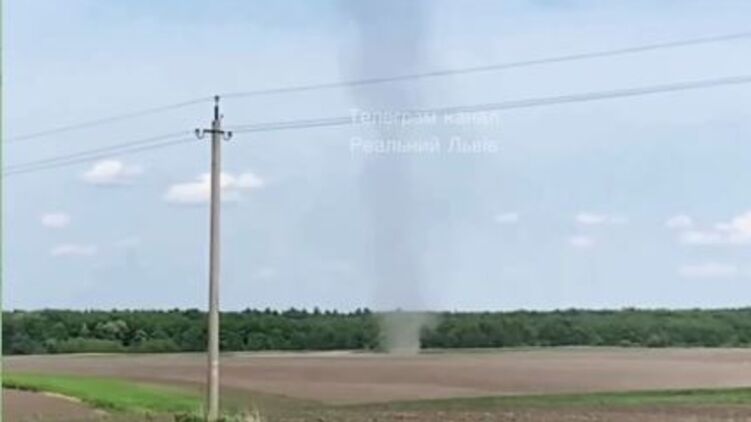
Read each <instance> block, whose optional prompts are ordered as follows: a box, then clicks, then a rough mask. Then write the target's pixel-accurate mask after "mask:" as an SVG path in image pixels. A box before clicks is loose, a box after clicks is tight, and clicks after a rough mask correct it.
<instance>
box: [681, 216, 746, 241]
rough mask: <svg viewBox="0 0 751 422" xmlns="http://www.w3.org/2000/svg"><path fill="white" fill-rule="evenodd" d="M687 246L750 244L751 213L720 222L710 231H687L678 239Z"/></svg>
mask: <svg viewBox="0 0 751 422" xmlns="http://www.w3.org/2000/svg"><path fill="white" fill-rule="evenodd" d="M679 240H680V242H681V243H684V244H687V245H744V244H749V243H751V211H748V212H745V213H743V214H741V215H738V216H736V217H734V218H733V219H732V220H730V221H728V222H720V223H717V224H715V225H714V227H713V228H711V229H704V230H689V231H686V232H683V233H682V234H681V236H680V237H679Z"/></svg>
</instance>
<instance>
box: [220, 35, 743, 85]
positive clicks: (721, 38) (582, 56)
mask: <svg viewBox="0 0 751 422" xmlns="http://www.w3.org/2000/svg"><path fill="white" fill-rule="evenodd" d="M744 38H751V31H748V32H737V33H733V34H725V35H718V36H710V37H702V38H691V39H686V40H680V41H671V42H664V43H656V44H646V45H640V46H634V47H626V48H620V49H615V50H602V51H593V52H589V53H578V54H569V55H562V56H553V57H546V58H541V59H532V60H523V61H516V62H507V63H499V64H492V65H485V66H475V67H465V68H457V69H446V70H437V71H432V72H422V73H410V74H405V75H398V76H388V77H381V78H369V79H355V80H350V81H344V82H329V83H321V84H312V85H297V86H292V87H286V88H271V89H260V90H253V91H244V92H242V91H240V92H228V93H225V94H222V97H223V98H244V97H255V96H263V95H274V94H286V93H293V92H294V93H298V92H305V91H315V90H321V89H330V88H342V87H355V86H364V85H376V84H383V83H389V82H401V81H407V80H414V79H423V78H435V77H440V76H449V75H463V74H469V73H480V72H491V71H497V70H506V69H515V68H523V67H531V66H540V65H547V64H554V63H565V62H572V61H578V60H589V59H597V58H603V57H614V56H622V55H628V54H636V53H644V52H648V51H653V50H662V49H670V48H679V47H687V46H693V45H701V44H712V43H719V42H726V41H735V40H739V39H744Z"/></svg>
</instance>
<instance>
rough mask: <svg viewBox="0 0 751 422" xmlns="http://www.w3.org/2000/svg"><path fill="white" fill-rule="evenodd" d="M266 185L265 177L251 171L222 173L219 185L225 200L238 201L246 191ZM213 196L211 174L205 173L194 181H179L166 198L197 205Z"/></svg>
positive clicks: (166, 199)
mask: <svg viewBox="0 0 751 422" xmlns="http://www.w3.org/2000/svg"><path fill="white" fill-rule="evenodd" d="M264 185H265V182H264V180H263V179H261V178H260V177H258V176H257V175H255V174H253V173H251V172H245V173H242V174H239V175H237V176H234V175H231V174H229V173H221V174H220V176H219V186H220V188H221V190H222V200H223V201H236V200H238V199H240V197H241V195H242V193H243V192H245V191H250V190H255V189H260V188H262V187H263V186H264ZM210 198H211V175H210V174H209V173H204V174H202V175H200V176H199V177H198V178H197V179H196V180H195V181H193V182H186V183H177V184H174V185H172V186H170V187H169V189H167V192H166V193H165V194H164V200H165V201H167V202H169V203H173V204H184V205H195V204H203V203H207V202H209V199H210Z"/></svg>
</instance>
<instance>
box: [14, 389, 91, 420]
mask: <svg viewBox="0 0 751 422" xmlns="http://www.w3.org/2000/svg"><path fill="white" fill-rule="evenodd" d="M100 415H101V412H98V411H96V410H94V409H91V408H89V407H87V406H86V405H83V404H81V403H78V402H75V401H72V400H69V399H66V398H62V397H54V396H49V395H46V394H40V393H30V392H27V391H15V390H3V420H4V421H8V422H13V421H18V422H23V421H39V420H43V421H47V420H49V421H80V420H96V418H97V417H99V416H100Z"/></svg>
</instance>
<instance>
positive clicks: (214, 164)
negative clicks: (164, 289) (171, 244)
mask: <svg viewBox="0 0 751 422" xmlns="http://www.w3.org/2000/svg"><path fill="white" fill-rule="evenodd" d="M207 133H208V134H211V211H210V214H211V216H210V220H211V221H210V235H209V238H210V246H209V318H208V319H209V321H208V350H207V352H208V353H207V355H208V374H207V398H206V399H207V400H206V401H207V406H206V419H207V420H208V421H209V422H215V421H217V420H218V419H219V261H220V247H219V246H220V216H221V208H220V207H221V200H222V198H221V193H222V192H221V183H220V182H221V180H220V179H221V174H222V148H221V146H222V139H224V140H229V139H230V138H231V137H232V132H229V131H226V132H225V131H224V130H222V115H221V114H220V113H219V96H216V97H214V119H213V120H212V122H211V129H196V137H197V138H198V139H203V137H204V136H205V135H206V134H207Z"/></svg>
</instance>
